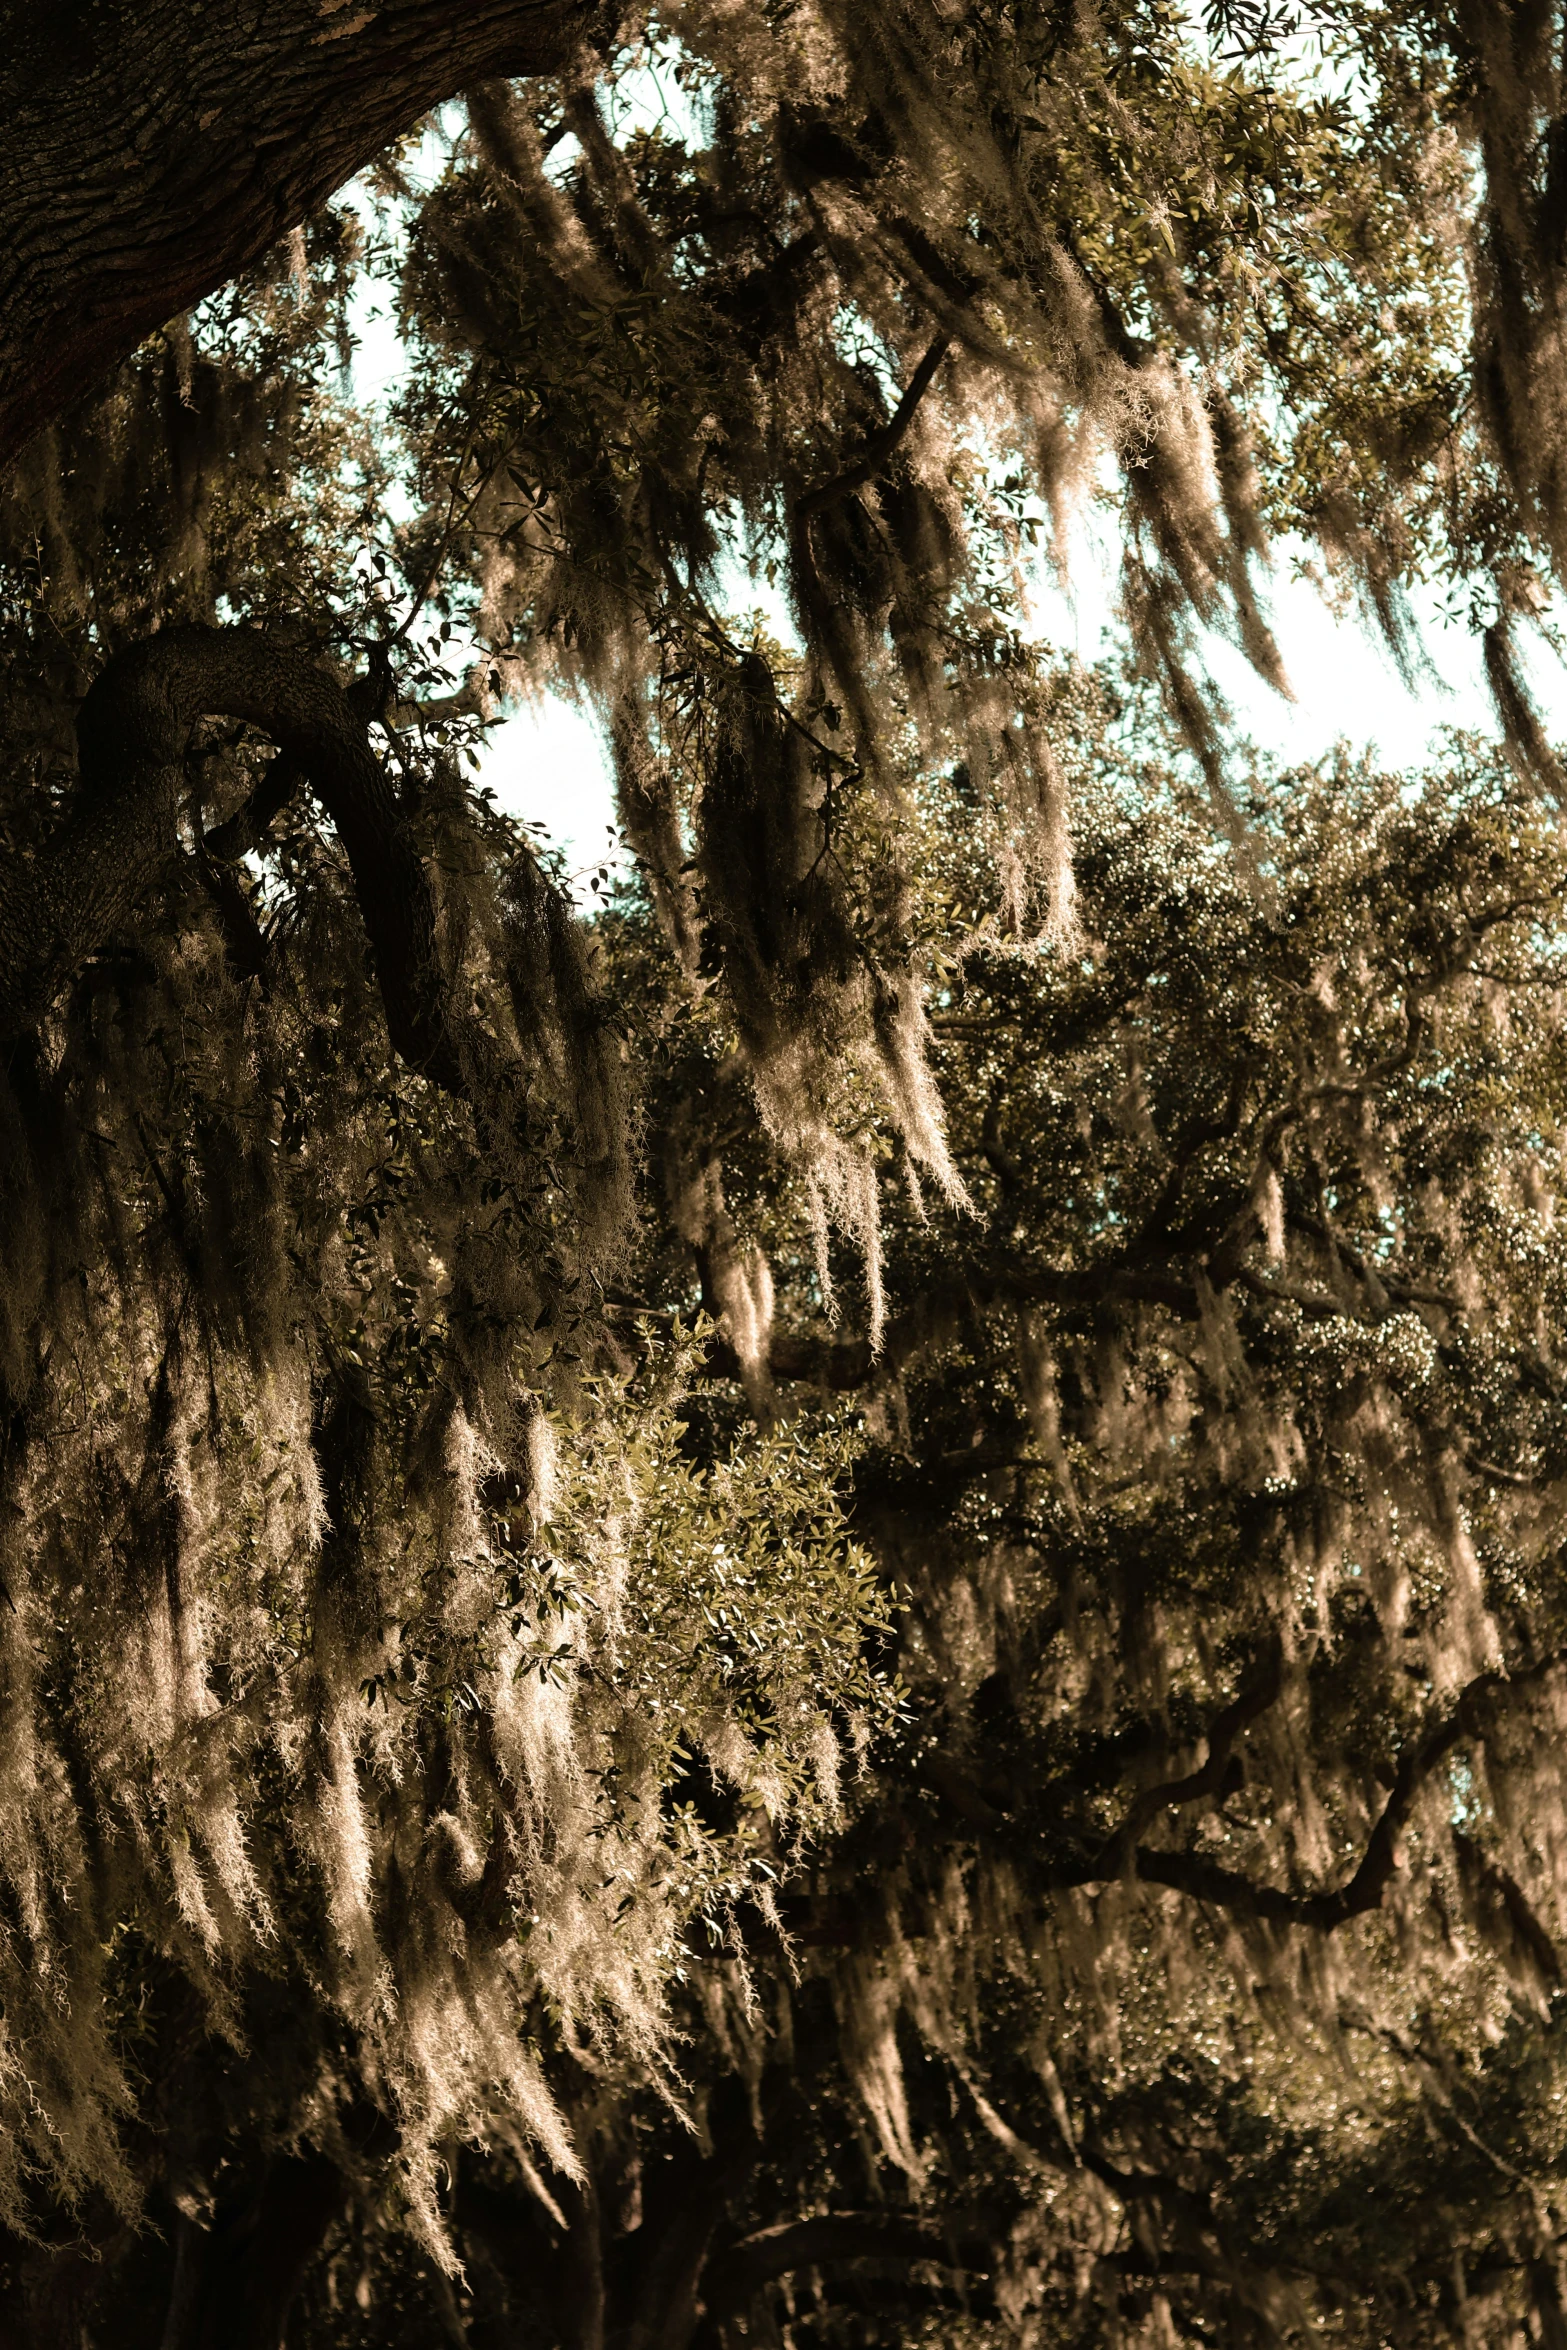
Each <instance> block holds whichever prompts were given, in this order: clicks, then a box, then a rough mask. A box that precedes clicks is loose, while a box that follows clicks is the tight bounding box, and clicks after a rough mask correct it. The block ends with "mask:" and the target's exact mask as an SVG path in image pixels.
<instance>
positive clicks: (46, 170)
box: [0, 0, 600, 466]
mask: <svg viewBox="0 0 1567 2350" xmlns="http://www.w3.org/2000/svg"><path fill="white" fill-rule="evenodd" d="M599 14H600V10H599V9H598V7H597V6H596V5H594V4H593V0H379V4H377V0H53V4H52V5H50V6H49V7H40V6H39V5H38V0H0V119H3V120H4V121H5V124H6V136H5V139H4V140H3V141H0V208H3V217H4V220H5V224H6V233H5V240H4V246H3V249H0V466H4V465H6V464H7V463H9V461H10V460H11V458H12V457H13V456H14V455H15V454H16V452H17V450H18V449H20V448H21V447H22V446H23V444H24V443H25V442H26V441H28V440H29V439H30V438H31V437H32V435H33V434H34V433H36V432H38V431H39V430H40V429H41V428H42V427H43V426H44V425H46V424H48V423H49V422H50V421H51V420H52V419H53V418H54V417H55V416H57V415H58V414H59V413H60V412H61V410H62V409H64V408H65V407H67V406H68V405H69V404H70V403H71V402H72V401H74V400H75V399H76V398H78V397H79V396H80V395H81V393H82V392H83V391H85V390H87V389H88V388H90V387H91V386H92V385H93V384H94V383H96V382H97V381H98V380H99V379H100V378H101V377H102V376H103V375H104V374H105V373H106V372H107V371H108V370H109V369H110V368H111V367H113V366H114V365H115V364H116V362H117V361H119V360H121V359H123V358H124V357H125V356H126V354H127V353H128V352H130V351H132V350H134V349H135V347H136V345H137V344H138V343H139V342H140V341H141V340H142V338H143V337H144V336H145V335H147V334H149V333H150V332H151V331H152V330H153V329H154V328H155V327H158V326H160V325H162V323H163V322H164V321H165V320H166V319H168V318H172V317H174V316H176V315H177V314H178V313H179V312H180V311H182V310H186V309H189V308H190V306H191V305H192V304H193V303H195V302H198V301H200V300H201V299H202V297H203V296H204V295H207V294H210V293H211V292H212V291H213V290H214V289H215V288H216V287H217V286H220V285H222V284H223V283H224V282H225V281H226V280H227V279H229V278H232V277H233V276H234V275H235V274H236V273H237V272H238V271H239V270H242V269H244V268H246V267H247V266H248V265H249V264H250V263H251V262H253V261H254V260H256V259H257V258H258V256H259V255H260V254H262V253H264V252H265V251H266V250H267V249H268V247H269V246H271V245H273V244H275V243H276V241H277V240H278V238H279V237H282V236H285V235H286V234H287V233H288V231H289V230H290V229H291V228H293V227H295V226H297V224H298V223H299V222H300V221H302V220H304V219H305V218H306V217H307V216H308V215H309V214H310V213H311V212H312V211H314V210H315V208H316V207H317V206H318V205H319V204H321V203H322V202H323V201H324V200H325V198H326V197H328V196H329V195H330V194H331V193H332V191H333V189H334V188H338V187H341V186H342V185H343V183H344V181H345V180H348V179H351V178H352V177H353V175H354V173H355V172H356V171H359V170H362V169H363V168H364V166H365V165H366V164H367V163H369V162H370V160H371V159H372V158H373V157H374V156H375V155H376V154H378V153H379V152H380V151H381V150H382V149H383V148H384V147H385V146H386V145H387V144H388V142H389V141H390V140H392V139H394V138H396V137H397V136H398V134H399V133H400V132H402V131H404V130H407V129H408V128H409V127H410V126H411V125H412V124H414V123H416V122H418V121H419V120H420V118H421V117H422V116H423V115H425V114H427V113H428V112H429V110H430V109H431V107H432V106H436V105H438V104H439V103H440V102H441V100H442V99H444V98H448V97H451V96H452V95H453V94H454V93H455V92H457V91H459V90H461V89H464V88H466V87H467V86H468V85H470V84H471V83H474V82H477V81H482V80H485V79H487V78H489V77H492V76H496V75H523V74H537V73H551V72H558V71H560V70H562V69H563V68H565V67H566V66H567V65H569V63H570V61H571V59H572V57H573V55H574V54H575V52H576V50H577V49H578V47H579V46H580V45H581V43H582V42H583V41H584V39H585V38H586V37H587V35H588V33H589V32H590V30H591V29H592V27H593V26H594V25H595V23H596V22H597V20H598V17H599Z"/></svg>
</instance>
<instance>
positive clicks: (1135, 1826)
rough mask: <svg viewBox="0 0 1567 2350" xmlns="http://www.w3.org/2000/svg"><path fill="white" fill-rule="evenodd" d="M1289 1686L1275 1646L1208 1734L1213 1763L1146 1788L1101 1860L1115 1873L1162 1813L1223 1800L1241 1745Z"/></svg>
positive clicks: (1108, 1839) (1108, 1842) (1209, 1760)
mask: <svg viewBox="0 0 1567 2350" xmlns="http://www.w3.org/2000/svg"><path fill="white" fill-rule="evenodd" d="M1283 1685H1284V1657H1283V1651H1282V1650H1281V1649H1280V1647H1279V1646H1278V1643H1277V1642H1275V1643H1274V1646H1273V1653H1272V1655H1271V1656H1270V1657H1269V1659H1268V1662H1267V1664H1266V1665H1265V1666H1264V1668H1263V1670H1262V1672H1261V1673H1260V1674H1259V1676H1258V1678H1257V1679H1256V1680H1255V1681H1254V1682H1253V1683H1252V1685H1251V1687H1250V1688H1249V1689H1243V1690H1242V1691H1241V1693H1240V1695H1239V1697H1237V1698H1236V1699H1235V1700H1234V1702H1233V1703H1232V1704H1230V1705H1227V1706H1226V1707H1225V1708H1224V1710H1223V1712H1222V1713H1220V1714H1216V1715H1215V1717H1214V1720H1213V1724H1212V1726H1211V1728H1210V1729H1209V1732H1208V1758H1207V1760H1206V1762H1204V1763H1202V1764H1200V1765H1199V1766H1198V1768H1197V1769H1196V1770H1194V1771H1188V1772H1187V1773H1186V1775H1185V1777H1184V1778H1180V1779H1165V1780H1162V1781H1161V1782H1160V1783H1159V1785H1157V1786H1155V1787H1145V1788H1143V1789H1142V1791H1141V1793H1140V1794H1138V1795H1136V1796H1134V1797H1133V1799H1132V1805H1131V1808H1130V1810H1129V1811H1128V1812H1127V1815H1126V1818H1125V1819H1124V1820H1123V1821H1122V1823H1121V1825H1120V1827H1119V1828H1117V1829H1116V1830H1115V1832H1114V1834H1113V1835H1111V1836H1108V1837H1106V1839H1105V1842H1104V1845H1103V1848H1102V1850H1101V1853H1100V1859H1101V1861H1102V1862H1104V1863H1105V1864H1106V1866H1107V1867H1108V1868H1113V1867H1114V1865H1115V1863H1116V1860H1117V1858H1118V1856H1124V1855H1125V1854H1126V1852H1127V1851H1128V1850H1129V1849H1131V1848H1133V1847H1135V1845H1136V1842H1137V1839H1138V1837H1139V1836H1140V1835H1141V1834H1142V1832H1143V1830H1144V1829H1145V1828H1146V1827H1148V1826H1150V1825H1151V1823H1152V1822H1153V1821H1154V1820H1156V1819H1157V1818H1158V1817H1159V1814H1160V1813H1161V1812H1162V1811H1174V1810H1176V1809H1178V1808H1179V1807H1180V1806H1181V1805H1182V1804H1187V1803H1198V1802H1200V1801H1201V1799H1202V1798H1203V1797H1204V1796H1205V1795H1217V1794H1218V1793H1219V1792H1220V1791H1221V1789H1222V1787H1223V1785H1224V1780H1225V1774H1226V1773H1227V1771H1228V1770H1229V1767H1230V1758H1231V1756H1232V1755H1233V1753H1234V1751H1235V1741H1236V1739H1237V1738H1239V1736H1240V1734H1241V1732H1242V1731H1243V1730H1245V1729H1247V1728H1248V1727H1249V1726H1250V1725H1251V1723H1253V1722H1254V1721H1256V1720H1257V1718H1258V1716H1259V1715H1261V1714H1265V1713H1266V1712H1267V1711H1268V1709H1269V1707H1270V1706H1273V1705H1276V1704H1277V1703H1278V1698H1279V1692H1280V1690H1281V1689H1282V1687H1283Z"/></svg>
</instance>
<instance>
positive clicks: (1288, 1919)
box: [1056, 1648, 1567, 1934]
mask: <svg viewBox="0 0 1567 2350" xmlns="http://www.w3.org/2000/svg"><path fill="white" fill-rule="evenodd" d="M1564 1664H1567V1648H1560V1649H1556V1650H1554V1651H1553V1652H1552V1654H1551V1655H1549V1656H1548V1657H1544V1658H1542V1659H1541V1661H1540V1662H1539V1663H1538V1664H1535V1665H1531V1666H1529V1667H1528V1668H1527V1669H1526V1670H1525V1671H1523V1672H1521V1673H1515V1674H1506V1673H1481V1674H1480V1675H1478V1676H1477V1678H1476V1679H1475V1680H1473V1681H1471V1682H1469V1683H1468V1685H1467V1686H1466V1687H1465V1688H1464V1689H1463V1690H1462V1691H1461V1692H1460V1693H1459V1697H1458V1701H1457V1703H1456V1704H1455V1705H1454V1707H1453V1709H1452V1711H1451V1712H1450V1713H1449V1714H1447V1715H1446V1716H1445V1717H1444V1718H1443V1719H1442V1720H1441V1721H1440V1722H1437V1723H1436V1724H1434V1725H1433V1727H1432V1728H1431V1729H1430V1730H1428V1731H1427V1733H1426V1735H1425V1737H1424V1738H1423V1739H1421V1740H1420V1742H1419V1743H1418V1744H1417V1745H1415V1746H1412V1747H1411V1748H1410V1749H1409V1751H1408V1753H1407V1754H1406V1755H1405V1756H1404V1759H1403V1761H1402V1762H1401V1763H1400V1765H1399V1768H1398V1772H1397V1775H1396V1777H1395V1779H1394V1781H1393V1786H1392V1789H1391V1791H1390V1792H1389V1795H1388V1799H1387V1801H1386V1803H1385V1804H1384V1805H1383V1807H1382V1812H1381V1816H1380V1817H1379V1818H1378V1820H1377V1823H1376V1826H1375V1827H1374V1828H1373V1829H1372V1831H1371V1834H1370V1837H1369V1838H1368V1840H1367V1843H1366V1848H1365V1851H1364V1852H1363V1853H1362V1854H1361V1857H1360V1860H1359V1862H1358V1864H1357V1866H1356V1868H1355V1869H1354V1871H1353V1873H1352V1874H1351V1875H1350V1876H1349V1877H1348V1878H1346V1879H1345V1881H1344V1882H1343V1883H1342V1884H1341V1885H1338V1886H1336V1887H1334V1888H1332V1889H1331V1890H1329V1891H1326V1892H1321V1893H1290V1892H1286V1891H1285V1890H1283V1888H1281V1887H1278V1886H1274V1885H1260V1884H1258V1883H1257V1882H1256V1881H1255V1880H1254V1879H1253V1878H1250V1877H1247V1876H1243V1875H1242V1874H1241V1873H1240V1871H1239V1870H1236V1869H1227V1868H1223V1867H1221V1866H1220V1865H1219V1863H1217V1862H1216V1861H1211V1860H1208V1859H1207V1858H1206V1857H1205V1856H1204V1855H1202V1854H1200V1853H1195V1852H1161V1851H1157V1850H1154V1849H1152V1848H1150V1847H1149V1846H1147V1845H1138V1846H1137V1847H1136V1848H1135V1849H1134V1850H1133V1851H1132V1852H1131V1854H1130V1856H1129V1857H1130V1860H1131V1864H1132V1868H1133V1871H1134V1873H1135V1874H1136V1875H1137V1876H1138V1877H1140V1878H1141V1879H1142V1880H1143V1881H1144V1882H1145V1883H1146V1884H1150V1885H1164V1886H1167V1887H1169V1889H1170V1890H1171V1891H1172V1892H1176V1893H1185V1894H1188V1895H1190V1896H1191V1898H1192V1899H1194V1900H1196V1901H1205V1902H1209V1903H1211V1904H1212V1905H1213V1906H1214V1907H1215V1908H1217V1909H1227V1910H1230V1911H1232V1912H1234V1913H1235V1914H1237V1915H1239V1916H1243V1917H1257V1918H1266V1919H1267V1920H1269V1921H1270V1922H1271V1923H1274V1924H1278V1925H1290V1926H1313V1927H1316V1928H1318V1929H1319V1930H1320V1931H1322V1932H1324V1933H1329V1934H1331V1933H1334V1932H1336V1931H1337V1929H1338V1928H1339V1927H1340V1926H1343V1925H1347V1924H1348V1923H1349V1921H1350V1920H1351V1919H1352V1918H1357V1917H1364V1916H1365V1915H1366V1914H1367V1912H1368V1911H1370V1910H1374V1909H1378V1908H1380V1907H1381V1904H1382V1900H1383V1897H1384V1895H1385V1894H1386V1892H1387V1888H1388V1885H1389V1884H1390V1883H1391V1881H1392V1878H1393V1875H1394V1873H1395V1871H1396V1869H1397V1866H1398V1839H1399V1837H1400V1836H1401V1835H1402V1833H1403V1831H1404V1829H1405V1828H1406V1827H1407V1825H1408V1823H1409V1819H1410V1816H1411V1814H1412V1812H1413V1811H1414V1808H1415V1803H1416V1800H1417V1798H1418V1796H1419V1794H1420V1791H1421V1789H1422V1788H1423V1786H1424V1785H1425V1782H1426V1780H1427V1779H1428V1778H1429V1777H1430V1776H1431V1773H1432V1772H1433V1771H1434V1770H1435V1769H1436V1767H1437V1765H1438V1763H1440V1762H1442V1761H1443V1760H1444V1759H1445V1757H1446V1756H1447V1755H1448V1754H1450V1753H1451V1751H1452V1749H1453V1748H1454V1747H1455V1746H1456V1745H1457V1744H1458V1743H1459V1741H1460V1739H1463V1738H1473V1739H1477V1740H1483V1739H1484V1737H1485V1735H1486V1728H1487V1725H1486V1721H1485V1715H1486V1713H1487V1712H1488V1711H1489V1710H1491V1709H1493V1708H1495V1707H1498V1706H1506V1705H1510V1704H1513V1703H1516V1702H1517V1700H1518V1699H1519V1698H1520V1697H1521V1696H1522V1695H1523V1694H1524V1693H1525V1692H1526V1691H1527V1690H1529V1689H1531V1688H1533V1687H1534V1686H1535V1685H1536V1684H1537V1683H1538V1682H1540V1681H1542V1680H1544V1679H1545V1678H1546V1676H1547V1675H1548V1674H1550V1673H1553V1672H1556V1671H1559V1670H1560V1668H1561V1667H1562V1666H1563V1665H1564ZM1222 1718H1223V1717H1221V1719H1222ZM1215 1727H1216V1728H1217V1724H1216V1725H1215ZM1177 1784H1179V1782H1177ZM1188 1800H1189V1799H1188ZM1112 1848H1114V1849H1115V1850H1119V1852H1120V1853H1121V1855H1122V1857H1123V1858H1125V1857H1128V1856H1127V1855H1126V1853H1125V1847H1124V1844H1122V1842H1121V1840H1120V1839H1119V1838H1112V1839H1111V1844H1110V1846H1101V1847H1100V1849H1099V1851H1098V1852H1096V1853H1095V1854H1094V1855H1093V1856H1092V1858H1090V1859H1087V1860H1085V1861H1084V1862H1083V1863H1082V1865H1081V1866H1080V1867H1077V1868H1068V1869H1067V1870H1065V1871H1062V1872H1059V1873H1058V1875H1057V1879H1056V1881H1057V1882H1058V1883H1060V1884H1062V1885H1091V1884H1103V1883H1105V1882H1107V1880H1108V1878H1109V1877H1110V1875H1111V1874H1113V1873H1115V1872H1114V1871H1113V1870H1112V1869H1111V1867H1110V1866H1109V1862H1110V1860H1111V1859H1112V1857H1113V1850H1112Z"/></svg>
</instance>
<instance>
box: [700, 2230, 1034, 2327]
mask: <svg viewBox="0 0 1567 2350" xmlns="http://www.w3.org/2000/svg"><path fill="white" fill-rule="evenodd" d="M988 2257H989V2254H988V2252H987V2248H986V2246H985V2245H984V2243H983V2241H981V2240H971V2226H968V2227H966V2228H965V2230H964V2231H963V2232H961V2233H960V2232H959V2231H958V2230H956V2229H955V2228H951V2227H944V2226H942V2224H941V2223H940V2222H939V2221H937V2220H933V2219H922V2218H920V2217H918V2216H917V2215H916V2214H915V2213H913V2212H897V2211H829V2212H822V2213H820V2214H819V2215H818V2216H817V2217H815V2218H813V2219H795V2220H783V2221H781V2222H779V2224H778V2225H776V2226H774V2227H769V2228H758V2229H757V2230H756V2232H755V2233H754V2234H753V2235H749V2236H743V2237H742V2238H741V2239H740V2241H739V2243H737V2244H731V2245H730V2246H729V2247H728V2249H727V2250H726V2251H725V2252H723V2253H722V2254H720V2255H718V2256H717V2257H716V2258H715V2259H714V2260H713V2261H712V2262H711V2264H710V2265H709V2268H708V2272H707V2276H706V2278H705V2279H704V2284H703V2298H704V2300H705V2301H706V2303H707V2306H708V2308H709V2309H710V2310H713V2309H716V2310H719V2311H730V2310H734V2311H738V2310H742V2309H744V2307H745V2306H746V2304H747V2302H749V2301H750V2300H751V2299H752V2297H753V2296H754V2295H755V2294H756V2293H759V2292H760V2291H761V2288H762V2287H763V2285H768V2284H771V2283H773V2281H774V2280H775V2279H776V2278H778V2277H785V2276H791V2275H793V2274H794V2272H795V2271H796V2270H797V2269H802V2268H816V2267H819V2266H824V2265H826V2264H828V2263H830V2262H836V2261H840V2260H888V2261H897V2262H900V2263H901V2262H914V2261H927V2260H928V2261H930V2262H931V2263H932V2264H933V2265H934V2266H936V2267H938V2268H952V2269H968V2270H970V2271H973V2270H976V2269H981V2268H983V2267H985V2266H986V2265H987V2262H988Z"/></svg>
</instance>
